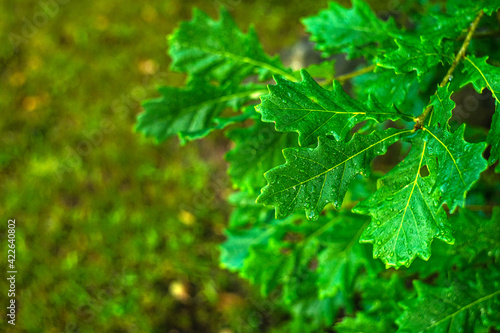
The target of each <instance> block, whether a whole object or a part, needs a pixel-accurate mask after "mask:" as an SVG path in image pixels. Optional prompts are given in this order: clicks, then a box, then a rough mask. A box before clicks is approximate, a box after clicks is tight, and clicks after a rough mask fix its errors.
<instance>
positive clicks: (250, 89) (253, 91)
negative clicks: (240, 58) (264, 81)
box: [136, 80, 261, 143]
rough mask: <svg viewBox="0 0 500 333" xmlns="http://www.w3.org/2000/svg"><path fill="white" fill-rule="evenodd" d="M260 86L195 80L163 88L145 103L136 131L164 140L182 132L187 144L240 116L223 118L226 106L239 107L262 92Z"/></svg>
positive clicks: (182, 139) (183, 140) (181, 135)
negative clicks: (180, 86)
mask: <svg viewBox="0 0 500 333" xmlns="http://www.w3.org/2000/svg"><path fill="white" fill-rule="evenodd" d="M260 88H261V87H259V86H256V85H241V86H237V87H236V86H232V85H225V86H212V85H209V84H208V83H206V82H204V81H202V80H192V81H191V82H190V83H189V85H188V86H187V87H185V88H174V87H160V88H159V92H160V94H161V97H159V98H156V99H151V100H148V101H146V102H144V103H143V107H144V112H143V113H141V114H140V115H139V116H138V117H137V124H136V130H137V131H138V132H141V133H143V134H144V135H145V136H152V137H154V138H156V140H157V141H158V142H162V141H164V140H166V139H167V138H169V137H170V136H172V135H176V134H178V135H179V137H180V138H181V141H182V142H183V143H184V142H186V141H189V140H193V139H198V138H202V137H204V136H206V135H207V134H208V133H210V132H211V131H213V130H214V129H217V128H223V127H224V126H226V125H229V124H231V123H234V122H235V121H242V120H244V119H246V118H247V116H246V115H242V116H238V118H232V119H231V118H230V119H219V118H218V117H219V115H220V113H221V112H222V111H223V110H224V109H225V108H228V107H230V108H233V109H234V110H238V109H239V108H240V107H241V106H242V105H243V104H244V103H246V102H248V101H250V100H251V99H252V98H254V96H255V95H257V96H258V94H259V93H261V90H260Z"/></svg>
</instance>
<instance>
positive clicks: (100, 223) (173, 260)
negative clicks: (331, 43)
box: [0, 0, 327, 333]
mask: <svg viewBox="0 0 500 333" xmlns="http://www.w3.org/2000/svg"><path fill="white" fill-rule="evenodd" d="M326 5H327V2H326V1H314V2H297V1H296V2H290V1H272V2H270V1H265V0H255V1H247V0H221V1H218V0H214V1H212V0H208V1H173V0H163V1H156V0H155V1H127V2H125V1H97V0H86V1H69V0H22V1H1V2H0V41H1V43H0V130H1V135H0V186H1V189H0V221H2V222H1V224H2V226H1V227H0V249H2V250H1V252H2V253H4V254H3V255H1V256H0V257H1V258H2V260H1V264H0V267H1V271H2V273H1V274H0V276H2V278H1V279H0V325H1V327H0V331H2V332H170V333H175V332H220V333H231V332H263V331H266V330H267V329H268V328H269V327H271V326H273V325H274V324H275V323H276V321H280V320H281V319H282V318H283V317H284V316H285V314H284V313H282V312H280V309H279V308H275V307H272V306H267V307H264V306H263V304H266V303H265V302H266V301H265V300H263V299H261V298H260V297H259V295H258V292H257V290H256V288H253V287H251V286H249V285H248V284H247V283H246V282H245V281H243V280H241V279H239V278H238V277H237V276H236V275H234V274H231V273H229V272H228V271H225V270H223V269H221V268H219V264H218V256H219V250H218V248H217V245H218V244H220V243H221V242H222V241H223V239H224V236H223V234H222V230H223V228H224V227H225V225H226V222H227V219H228V214H229V212H230V206H229V204H227V203H226V202H225V200H226V198H227V196H228V195H229V194H230V193H231V188H230V185H229V182H228V179H227V176H226V173H225V171H226V168H227V166H226V162H225V160H224V153H225V152H226V151H227V150H228V149H229V148H230V143H229V141H228V140H227V139H225V138H224V137H223V136H222V135H220V134H218V135H217V134H216V135H214V136H212V137H211V138H209V139H207V140H203V141H198V142H192V143H189V144H188V145H186V146H184V147H180V146H179V143H178V140H177V139H175V138H174V139H171V140H169V141H167V142H165V143H164V144H161V145H156V144H154V142H153V141H151V140H147V139H144V138H143V137H142V136H141V135H139V134H137V133H134V131H133V126H134V123H135V118H136V116H137V114H138V113H140V112H141V108H140V102H141V101H142V100H144V99H146V98H151V97H155V96H157V95H156V92H155V87H156V86H157V85H181V84H182V83H183V80H184V76H183V75H181V74H175V73H171V72H169V70H168V66H169V58H168V56H167V54H166V49H167V42H166V38H165V36H166V35H167V34H169V33H171V32H172V31H173V29H174V28H175V27H176V26H177V25H178V24H179V22H180V21H182V20H189V19H190V18H191V14H192V9H193V7H199V8H201V9H202V10H204V11H206V12H207V13H208V14H209V15H211V16H212V17H217V8H218V7H219V6H226V7H227V8H229V10H230V11H231V13H232V15H233V16H234V17H235V19H236V21H237V22H238V24H239V26H240V27H241V28H242V29H244V30H246V29H247V28H248V26H249V24H250V23H253V24H254V25H255V26H256V29H257V31H258V34H259V36H260V38H261V41H262V43H263V45H264V48H265V50H266V51H268V52H269V53H271V54H274V53H281V54H283V55H286V54H289V53H290V50H293V48H294V45H295V43H296V42H297V41H298V40H300V39H301V38H303V37H304V36H305V34H304V32H303V28H302V25H301V24H300V22H299V18H300V17H304V16H308V15H312V14H314V13H316V12H317V11H318V10H319V9H321V8H324V7H326ZM10 218H15V219H16V222H17V223H16V224H17V227H16V235H17V238H16V269H17V271H18V274H17V281H16V289H17V290H16V301H17V303H16V305H17V317H16V326H15V327H12V326H11V325H8V324H7V323H6V318H7V317H6V315H5V314H6V312H5V311H6V306H7V304H8V303H7V302H8V299H7V290H8V285H7V281H6V279H5V278H4V277H3V276H4V275H5V274H6V273H4V272H5V271H6V270H7V269H6V265H7V220H8V219H10Z"/></svg>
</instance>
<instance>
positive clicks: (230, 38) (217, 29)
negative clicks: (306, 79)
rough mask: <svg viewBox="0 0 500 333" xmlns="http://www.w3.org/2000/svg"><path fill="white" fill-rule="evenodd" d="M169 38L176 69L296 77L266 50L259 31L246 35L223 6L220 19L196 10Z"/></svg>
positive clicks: (222, 75)
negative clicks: (213, 18) (191, 18)
mask: <svg viewBox="0 0 500 333" xmlns="http://www.w3.org/2000/svg"><path fill="white" fill-rule="evenodd" d="M168 40H169V43H170V47H169V51H168V53H169V54H170V56H171V57H172V64H171V67H172V69H173V70H175V71H181V72H186V73H188V74H189V75H190V77H192V78H194V77H198V78H199V77H204V78H205V79H208V80H210V79H214V80H217V81H219V82H227V81H233V82H241V81H242V80H243V79H245V78H246V77H248V76H249V75H253V74H258V75H259V78H260V79H261V80H264V79H266V78H269V77H270V75H271V74H279V75H283V76H285V77H288V78H289V79H291V80H294V77H293V76H292V75H291V74H290V72H289V70H287V69H285V68H284V67H283V65H282V64H281V61H280V60H279V58H278V57H274V58H271V57H269V56H268V55H267V54H266V53H265V52H264V50H263V49H262V46H261V45H260V43H259V40H258V38H257V35H256V33H255V30H254V29H253V28H250V29H249V32H248V33H247V34H244V33H243V32H242V31H241V30H240V29H239V28H238V27H237V26H236V23H235V22H234V20H233V19H232V18H231V16H230V15H229V13H228V12H227V10H225V9H223V8H222V9H221V12H220V20H219V21H214V20H212V19H211V18H210V17H209V16H208V15H206V14H205V13H203V12H201V11H200V10H197V9H196V10H195V11H194V17H193V20H192V21H190V22H182V23H181V25H180V27H179V28H178V29H177V30H176V31H175V32H174V33H173V34H172V35H170V36H169V37H168Z"/></svg>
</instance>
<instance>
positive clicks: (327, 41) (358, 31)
mask: <svg viewBox="0 0 500 333" xmlns="http://www.w3.org/2000/svg"><path fill="white" fill-rule="evenodd" d="M302 23H303V24H304V25H305V27H306V31H307V32H309V33H310V34H311V40H313V41H315V42H316V44H317V45H316V48H317V49H318V50H320V51H321V52H322V54H323V55H324V56H330V55H334V54H337V53H342V52H345V53H347V54H348V56H349V57H350V58H354V57H359V56H374V54H375V53H376V45H377V44H378V45H380V44H382V43H384V42H386V41H390V40H391V39H392V37H391V36H392V35H394V34H399V32H398V30H397V28H396V24H395V22H394V20H393V19H392V18H391V19H389V20H388V21H383V20H381V19H379V18H378V17H377V16H376V15H375V13H374V12H373V11H372V10H371V9H370V7H369V6H368V5H367V4H366V3H365V2H363V1H361V0H353V1H352V8H350V9H347V8H344V7H342V6H340V5H339V4H337V3H335V2H331V3H330V6H329V8H328V9H325V10H322V11H321V12H319V14H318V15H317V16H313V17H308V18H305V19H303V20H302Z"/></svg>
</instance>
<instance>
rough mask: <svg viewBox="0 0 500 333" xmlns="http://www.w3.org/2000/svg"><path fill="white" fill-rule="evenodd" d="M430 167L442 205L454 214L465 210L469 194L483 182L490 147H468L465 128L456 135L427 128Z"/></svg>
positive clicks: (425, 129)
mask: <svg viewBox="0 0 500 333" xmlns="http://www.w3.org/2000/svg"><path fill="white" fill-rule="evenodd" d="M423 130H424V132H426V133H427V134H428V137H427V138H426V139H425V140H426V141H427V142H428V144H427V149H426V151H425V160H426V165H427V167H429V172H430V174H431V176H432V177H433V178H434V179H435V182H434V187H433V188H434V189H437V190H438V192H439V193H440V195H441V198H440V199H439V200H438V205H439V206H441V205H442V204H444V203H446V204H447V205H448V208H449V209H450V211H451V212H453V211H454V210H455V208H456V207H457V206H460V207H464V206H465V197H466V194H467V191H469V190H470V189H471V188H472V186H473V185H474V184H475V183H476V181H477V180H479V176H480V174H481V172H483V171H484V170H486V168H487V167H488V163H487V161H486V160H485V159H484V158H483V152H484V150H485V149H486V146H487V145H486V143H484V142H481V143H468V142H466V141H465V140H464V137H463V136H464V131H465V124H464V125H462V126H461V127H459V128H458V129H457V130H456V131H455V132H454V133H450V132H448V131H446V130H441V129H437V128H436V129H434V128H426V127H424V128H423Z"/></svg>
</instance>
